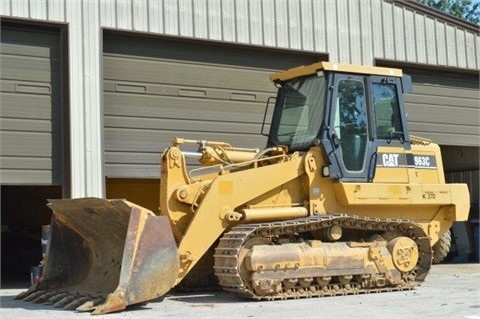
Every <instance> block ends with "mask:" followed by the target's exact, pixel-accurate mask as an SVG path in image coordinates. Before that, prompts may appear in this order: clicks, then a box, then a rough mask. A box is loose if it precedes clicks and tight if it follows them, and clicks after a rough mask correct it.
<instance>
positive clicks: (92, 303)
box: [75, 298, 105, 311]
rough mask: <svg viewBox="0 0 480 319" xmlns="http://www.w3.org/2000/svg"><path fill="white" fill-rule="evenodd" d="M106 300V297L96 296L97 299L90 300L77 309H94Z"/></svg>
mask: <svg viewBox="0 0 480 319" xmlns="http://www.w3.org/2000/svg"><path fill="white" fill-rule="evenodd" d="M104 301H105V298H96V299H93V300H89V301H87V302H85V303H84V304H83V305H81V306H80V307H78V308H77V309H75V310H77V311H92V310H94V309H95V307H96V306H98V305H99V304H101V303H102V302H104Z"/></svg>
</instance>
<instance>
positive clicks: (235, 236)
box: [214, 214, 432, 300]
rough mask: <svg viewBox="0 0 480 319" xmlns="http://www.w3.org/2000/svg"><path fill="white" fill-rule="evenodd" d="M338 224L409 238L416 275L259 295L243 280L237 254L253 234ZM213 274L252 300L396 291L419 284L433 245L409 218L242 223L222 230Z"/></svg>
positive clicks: (332, 216) (344, 216)
mask: <svg viewBox="0 0 480 319" xmlns="http://www.w3.org/2000/svg"><path fill="white" fill-rule="evenodd" d="M333 225H338V226H340V227H342V228H344V229H356V230H371V231H380V232H391V233H395V234H399V235H402V236H407V237H410V238H412V239H413V240H414V241H415V243H416V244H417V246H418V249H419V260H418V262H417V265H416V267H415V268H414V270H412V271H411V273H413V274H415V280H413V281H409V280H406V281H403V282H402V283H401V284H400V285H397V286H384V287H379V288H365V287H362V286H361V284H359V283H354V282H353V281H352V282H351V283H350V284H349V285H341V284H339V283H335V284H329V285H327V286H324V287H320V286H318V285H316V284H312V285H311V286H310V287H308V288H306V289H305V288H301V287H298V288H294V289H293V290H292V289H289V290H288V291H287V290H285V289H283V291H282V292H281V293H279V294H277V295H268V296H258V295H256V294H255V292H254V290H253V289H252V288H251V287H250V283H248V282H244V280H243V279H242V277H241V275H240V272H239V271H240V270H239V266H238V265H239V253H240V251H241V249H242V246H243V245H244V244H245V243H246V242H247V241H248V240H249V239H251V238H253V237H266V238H271V237H273V236H278V235H294V234H297V233H302V232H308V231H312V230H316V229H322V228H327V227H330V226H333ZM214 258H215V266H214V268H215V274H216V276H217V277H218V279H219V282H220V285H221V286H222V287H223V289H224V290H227V291H230V292H233V293H234V294H236V295H238V296H240V297H243V298H248V299H255V300H277V299H297V298H310V297H324V296H336V295H349V294H362V293H377V292H388V291H399V290H410V289H413V288H414V287H416V286H418V285H420V284H421V283H422V282H423V281H424V279H425V277H426V275H427V274H428V271H429V270H430V266H431V263H432V248H431V245H430V239H429V238H428V237H427V236H426V234H425V232H424V231H423V229H422V228H421V227H420V226H418V225H416V224H414V223H413V222H411V221H408V220H391V219H371V218H367V217H359V216H354V215H347V214H325V215H318V216H311V217H306V218H301V219H295V220H288V221H280V222H271V223H259V224H243V225H239V226H236V227H234V228H232V229H231V231H229V232H227V233H225V234H224V235H223V237H222V238H221V239H220V243H219V245H218V247H217V248H216V249H215V255H214Z"/></svg>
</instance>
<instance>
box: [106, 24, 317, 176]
mask: <svg viewBox="0 0 480 319" xmlns="http://www.w3.org/2000/svg"><path fill="white" fill-rule="evenodd" d="M320 58H321V57H320V56H319V55H308V54H303V53H302V54H295V53H286V52H281V51H273V50H270V51H265V50H259V49H255V48H245V47H242V46H226V45H220V44H212V43H205V42H200V41H197V42H193V41H179V40H173V39H165V38H161V39H159V38H146V37H139V36H132V35H125V34H118V33H110V32H107V33H105V34H104V60H103V61H104V125H105V130H104V133H105V163H106V166H105V171H106V175H107V177H115V178H116V177H126V178H158V176H159V156H160V154H161V153H162V151H163V150H164V149H165V148H166V147H167V146H169V145H170V143H171V141H172V139H173V138H174V137H177V136H179V137H185V138H190V139H205V140H214V141H225V142H229V143H231V144H233V145H235V146H239V147H264V146H265V144H266V141H265V138H264V137H262V136H261V135H260V128H261V122H262V119H263V113H264V110H265V105H266V102H267V100H268V98H269V97H270V96H272V95H273V94H274V93H273V92H274V91H275V88H274V86H273V85H272V84H271V83H270V81H269V79H268V75H269V74H270V73H271V72H272V71H274V70H281V69H286V68H289V67H292V66H297V65H300V64H309V63H313V62H315V61H318V60H319V59H320Z"/></svg>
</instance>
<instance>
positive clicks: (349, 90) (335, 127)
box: [322, 73, 372, 181]
mask: <svg viewBox="0 0 480 319" xmlns="http://www.w3.org/2000/svg"><path fill="white" fill-rule="evenodd" d="M331 81H332V82H331V86H330V88H331V92H330V99H329V107H328V111H329V112H328V115H327V119H326V121H327V125H326V128H327V129H326V136H325V135H324V138H326V141H325V140H324V139H322V142H324V147H325V149H326V151H327V154H328V156H329V158H330V162H331V165H330V169H331V176H332V177H337V178H339V179H342V180H356V181H367V180H368V170H369V169H368V168H369V166H370V163H369V158H371V155H372V154H371V153H372V152H371V151H370V149H371V148H370V147H369V146H370V143H371V142H370V134H369V131H370V129H369V124H368V123H369V120H368V119H369V111H368V107H367V105H368V102H369V96H368V94H367V92H368V89H367V87H368V77H366V76H360V75H351V74H338V73H337V74H333V79H332V80H331Z"/></svg>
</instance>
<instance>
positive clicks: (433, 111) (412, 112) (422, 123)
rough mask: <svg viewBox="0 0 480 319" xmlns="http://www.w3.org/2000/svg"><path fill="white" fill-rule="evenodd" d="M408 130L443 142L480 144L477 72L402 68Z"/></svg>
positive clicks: (466, 144)
mask: <svg viewBox="0 0 480 319" xmlns="http://www.w3.org/2000/svg"><path fill="white" fill-rule="evenodd" d="M405 72H406V73H408V74H410V75H411V76H412V80H413V94H409V95H408V96H406V103H407V104H406V105H407V112H408V122H409V125H410V133H412V134H415V135H419V136H424V137H427V138H430V139H432V140H433V141H435V142H436V143H438V144H442V145H464V146H480V139H479V138H478V136H479V133H480V122H479V112H480V96H479V92H478V88H479V80H478V75H470V74H455V73H448V72H434V71H430V70H429V71H419V70H415V69H413V70H409V69H405Z"/></svg>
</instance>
